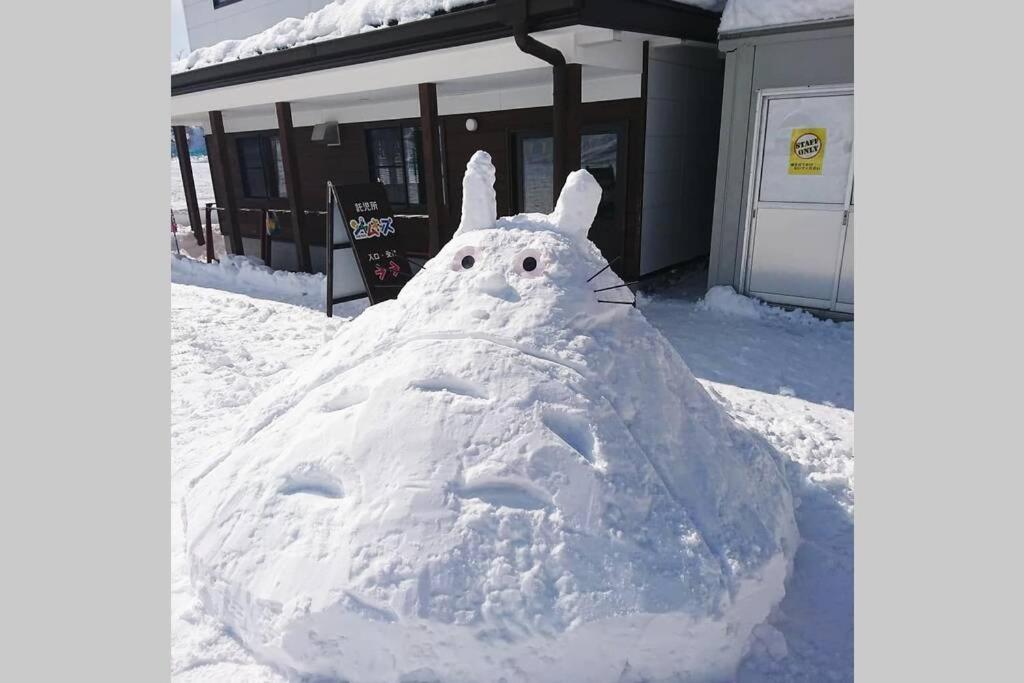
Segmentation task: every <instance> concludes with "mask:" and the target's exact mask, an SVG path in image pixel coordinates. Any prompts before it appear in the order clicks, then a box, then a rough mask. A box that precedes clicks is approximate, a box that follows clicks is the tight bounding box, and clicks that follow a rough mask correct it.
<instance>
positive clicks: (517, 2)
mask: <svg viewBox="0 0 1024 683" xmlns="http://www.w3.org/2000/svg"><path fill="white" fill-rule="evenodd" d="M497 5H498V16H499V17H500V18H501V19H502V21H503V22H504V23H506V24H508V25H509V26H510V27H511V28H512V36H513V37H514V38H515V41H516V46H517V47H518V48H519V49H520V50H521V51H523V52H524V53H526V54H528V55H531V56H533V57H536V58H537V59H540V60H543V61H545V62H547V63H548V64H550V65H551V68H552V80H553V83H552V109H553V112H552V113H553V117H552V122H551V123H552V125H551V134H552V140H553V143H554V145H553V146H554V169H553V182H552V190H553V194H554V196H553V198H552V206H554V204H555V202H557V201H558V195H559V193H560V192H561V189H562V183H563V182H564V180H565V177H566V176H567V175H568V174H569V168H570V164H569V160H568V158H567V157H568V150H567V148H568V144H567V140H568V137H569V122H568V118H569V103H568V101H567V100H568V91H569V75H568V65H567V63H566V61H565V55H563V54H562V53H561V52H560V51H559V50H556V49H555V48H553V47H551V46H550V45H545V44H544V43H542V42H540V41H539V40H537V39H536V38H534V37H533V36H531V35H530V27H529V21H528V17H529V0H498V1H497Z"/></svg>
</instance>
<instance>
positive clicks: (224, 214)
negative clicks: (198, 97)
mask: <svg viewBox="0 0 1024 683" xmlns="http://www.w3.org/2000/svg"><path fill="white" fill-rule="evenodd" d="M210 134H211V135H212V136H213V143H214V148H215V149H214V151H215V154H214V155H213V156H212V157H211V159H214V160H215V161H216V163H217V166H218V167H219V169H220V170H219V172H220V177H221V179H222V181H223V182H222V183H221V185H222V186H223V189H224V211H221V212H219V213H220V215H219V217H218V220H220V221H221V223H222V227H221V232H222V233H223V232H224V229H223V223H224V222H225V220H224V219H225V218H226V219H227V221H226V222H227V228H228V236H229V239H230V240H231V253H232V254H237V255H239V256H242V255H243V254H245V248H244V247H243V246H242V229H241V226H240V225H239V223H238V199H237V198H236V197H235V184H234V183H233V182H232V178H231V163H230V160H231V156H230V155H229V154H228V139H227V135H225V134H224V116H223V115H222V114H221V113H220V112H219V111H211V112H210ZM211 170H212V171H214V172H217V171H216V170H215V169H212V168H211Z"/></svg>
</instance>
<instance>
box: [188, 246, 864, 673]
mask: <svg viewBox="0 0 1024 683" xmlns="http://www.w3.org/2000/svg"><path fill="white" fill-rule="evenodd" d="M172 260H174V261H178V260H179V259H175V258H173V257H172ZM172 272H173V280H174V283H175V284H173V285H172V299H171V305H172V312H171V324H172V347H171V353H172V436H171V438H172V443H171V473H172V500H171V506H172V511H173V515H172V580H173V584H172V672H173V674H174V679H175V680H176V681H226V680H245V681H257V682H259V681H283V680H285V679H284V678H283V677H282V676H280V674H278V673H277V672H275V671H273V670H271V669H269V668H267V667H265V666H262V665H260V664H259V663H257V662H256V661H255V660H253V658H252V657H251V656H250V655H249V654H248V653H247V652H246V651H245V650H244V649H243V648H242V647H241V646H240V645H239V644H238V643H237V641H236V640H235V639H234V638H233V637H232V635H231V634H230V633H227V632H225V630H224V629H223V628H222V627H220V626H219V625H218V624H217V623H216V622H214V621H213V620H212V619H211V618H210V617H209V616H207V615H205V614H204V612H203V610H202V608H201V607H200V605H199V602H198V600H197V599H196V598H195V597H194V595H193V593H192V590H191V585H190V580H189V575H188V569H187V564H186V561H185V555H184V541H183V539H184V534H183V527H182V516H181V509H180V507H179V502H178V501H179V500H180V497H181V494H182V492H183V490H184V487H185V485H186V484H187V482H188V481H190V480H191V479H192V478H193V477H194V476H195V475H196V474H197V473H198V472H200V471H201V470H202V469H203V468H204V467H205V466H207V465H208V464H209V462H210V460H211V459H212V458H214V457H216V455H217V454H218V453H220V452H221V450H222V449H223V448H224V447H225V445H226V442H227V438H228V434H229V433H230V430H231V428H232V427H233V425H234V421H235V420H236V419H237V416H238V414H239V412H240V410H241V409H242V408H243V407H244V406H245V405H247V404H248V403H249V402H250V401H252V400H253V399H254V398H255V397H256V396H257V395H259V394H260V393H262V392H263V391H264V390H265V389H267V388H268V387H270V386H271V385H272V384H273V383H274V382H275V381H276V380H278V379H279V378H281V377H282V376H283V374H284V373H285V372H287V370H288V369H289V368H291V367H294V366H296V365H297V364H299V363H302V361H303V360H304V359H306V358H308V357H309V356H310V355H311V354H312V353H313V352H314V351H315V350H316V349H317V348H318V347H320V346H321V345H322V344H323V343H324V342H325V341H327V340H328V339H330V338H332V337H333V336H334V334H335V333H336V332H337V330H338V329H339V328H340V326H342V325H344V324H346V322H347V320H349V319H350V318H351V316H354V315H357V314H358V313H359V312H360V311H361V310H362V308H363V307H364V306H365V303H364V302H352V303H349V304H344V305H340V306H338V307H336V315H337V316H338V317H335V318H333V319H328V318H327V317H326V316H324V315H323V314H322V313H321V312H320V311H319V310H316V309H315V307H317V306H319V302H320V296H319V290H318V289H317V287H320V286H322V285H321V284H320V280H319V279H318V276H299V275H295V274H290V275H291V277H284V278H278V279H276V280H275V279H274V278H275V275H274V274H273V273H270V272H269V271H262V270H260V269H259V268H258V267H257V266H255V265H253V264H252V263H251V262H250V263H249V264H248V265H245V264H239V263H234V262H232V261H230V260H229V261H228V262H227V263H224V264H221V265H217V264H213V265H210V266H207V265H205V264H198V263H185V264H182V263H178V264H176V265H175V266H173V267H172ZM704 277H705V276H704V274H702V273H699V272H698V273H695V274H692V275H691V276H689V277H687V278H684V279H683V280H682V281H680V282H678V283H676V284H675V285H673V286H671V287H669V288H666V289H663V290H661V291H658V292H655V293H653V294H647V295H641V296H640V300H639V305H640V307H641V310H642V311H643V312H644V314H645V315H646V316H647V318H648V319H649V320H650V321H651V322H652V323H653V324H654V325H655V326H656V327H658V328H659V329H660V330H661V331H662V333H663V334H664V335H665V336H666V337H667V338H668V339H669V341H670V342H671V343H672V344H673V346H675V347H676V348H677V350H678V351H679V352H680V354H681V355H682V356H683V358H684V359H685V360H686V362H687V363H688V364H689V366H690V368H691V370H692V371H693V372H694V374H695V375H696V376H697V377H698V378H699V379H700V380H701V382H702V383H703V384H704V385H705V386H706V387H707V388H708V389H709V390H711V392H712V394H713V395H714V396H715V397H716V398H717V399H718V400H719V401H720V402H721V403H722V405H723V406H725V407H726V409H727V410H728V411H729V412H730V413H731V414H732V415H733V416H734V418H735V419H736V420H738V421H739V422H740V423H742V424H744V425H746V426H747V427H748V428H750V429H752V430H754V431H756V432H757V433H759V434H761V435H762V436H763V437H764V438H766V439H767V440H768V441H769V442H770V443H771V444H772V445H773V446H774V447H775V448H777V449H778V450H779V451H780V452H781V453H783V454H784V455H785V456H786V457H787V459H788V473H789V477H790V481H791V484H792V487H793V490H794V493H795V494H796V495H797V497H798V502H799V508H798V510H797V521H798V524H799V526H800V531H801V534H802V536H803V543H802V545H801V547H800V550H799V551H798V554H797V557H796V564H795V568H794V574H793V576H792V578H791V580H790V582H789V584H788V586H787V595H786V598H785V599H784V601H783V602H782V604H781V605H780V607H779V608H778V609H777V610H776V612H775V613H774V614H773V615H772V617H771V618H770V620H769V623H768V624H765V625H762V626H760V627H758V628H757V629H756V630H755V638H754V640H753V642H752V643H751V649H750V653H749V654H748V656H747V657H746V658H745V660H744V663H743V665H742V666H741V669H740V672H739V676H738V680H740V681H744V682H746V681H780V682H781V681H825V680H830V681H851V680H852V679H853V508H854V503H853V498H854V496H853V324H852V323H835V322H831V321H821V320H818V319H816V318H813V317H811V316H810V315H808V314H806V313H793V312H784V311H781V310H780V309H776V308H773V307H768V306H763V305H760V304H757V303H756V302H752V301H750V300H748V299H745V298H743V297H738V296H737V295H735V294H734V293H732V292H731V291H729V290H716V291H715V292H713V293H712V295H711V296H709V297H708V298H707V300H706V301H698V296H699V295H700V293H701V292H702V288H701V283H702V281H703V278H704ZM211 287H220V288H232V289H235V290H236V291H234V292H228V291H223V290H222V289H213V288H211ZM246 291H250V292H252V293H253V294H254V295H255V296H250V295H248V294H246V293H244V292H246ZM311 294H312V296H311ZM256 297H260V298H256ZM275 298H276V299H279V301H274V300H271V299H275ZM283 301H287V302H291V303H282V302H283ZM294 304H305V305H294Z"/></svg>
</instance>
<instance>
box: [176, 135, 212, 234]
mask: <svg viewBox="0 0 1024 683" xmlns="http://www.w3.org/2000/svg"><path fill="white" fill-rule="evenodd" d="M171 128H172V129H173V130H174V148H175V150H177V152H178V168H179V169H181V185H182V187H183V188H184V190H185V206H186V207H188V222H189V227H191V228H192V234H193V235H195V236H196V244H198V245H199V246H202V245H203V244H205V243H206V240H205V238H204V237H203V218H202V214H200V213H199V200H198V199H197V198H196V180H195V178H194V177H193V175H192V157H191V156H190V155H189V151H188V135H187V134H186V133H185V126H171Z"/></svg>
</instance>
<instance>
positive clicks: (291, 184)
mask: <svg viewBox="0 0 1024 683" xmlns="http://www.w3.org/2000/svg"><path fill="white" fill-rule="evenodd" d="M274 106H275V107H276V108H277V133H278V139H279V140H280V142H281V159H282V161H283V162H284V184H285V188H286V189H287V191H288V208H290V209H291V211H292V237H293V239H294V240H295V252H296V255H297V256H298V261H299V270H302V271H305V272H307V273H311V272H313V267H312V265H311V264H310V258H309V244H307V243H306V235H305V233H304V232H303V226H305V224H306V214H305V211H304V208H305V207H304V206H303V204H302V194H301V193H302V185H301V183H300V182H299V158H298V156H297V155H296V153H295V129H294V127H293V126H292V105H291V104H290V103H289V102H277V103H276V104H275V105H274Z"/></svg>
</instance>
